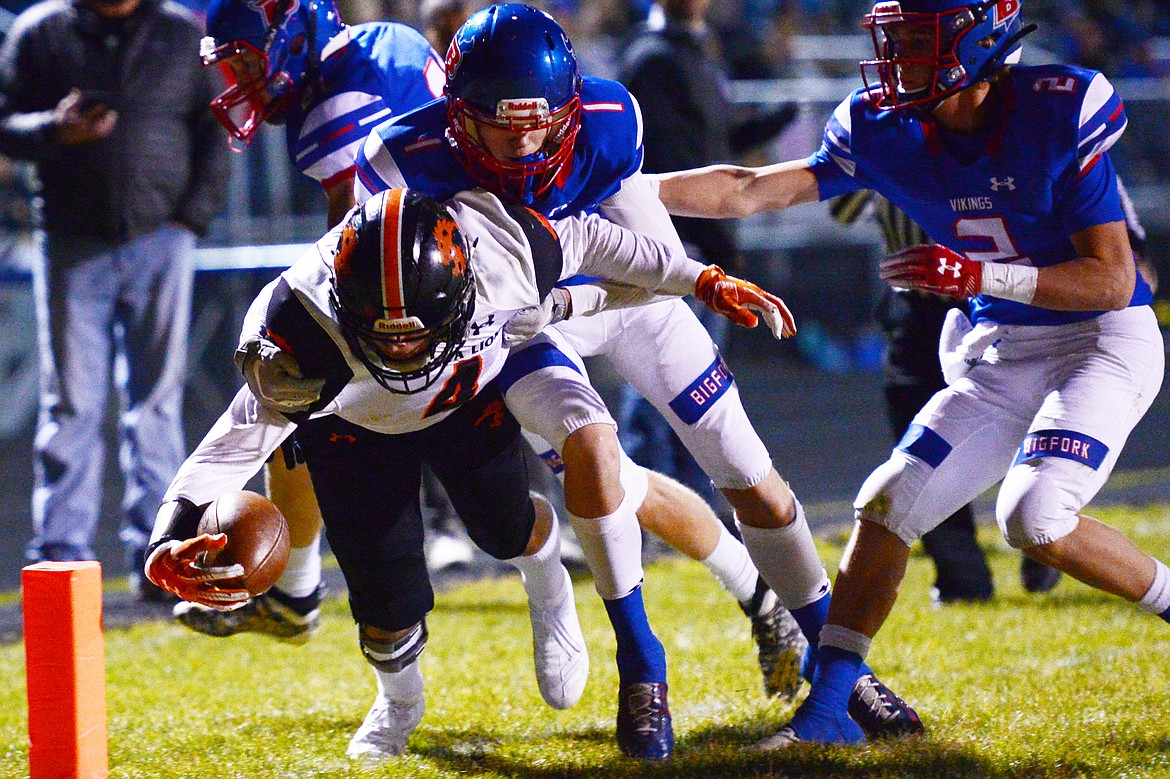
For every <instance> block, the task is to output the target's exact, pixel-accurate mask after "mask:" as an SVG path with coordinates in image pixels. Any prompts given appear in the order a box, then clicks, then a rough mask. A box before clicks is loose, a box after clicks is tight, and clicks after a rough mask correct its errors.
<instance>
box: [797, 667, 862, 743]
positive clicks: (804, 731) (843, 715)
mask: <svg viewBox="0 0 1170 779" xmlns="http://www.w3.org/2000/svg"><path fill="white" fill-rule="evenodd" d="M819 655H820V659H819V661H818V662H817V667H816V673H815V674H814V675H813V679H812V689H811V690H810V692H809V694H808V697H807V698H805V700H804V703H802V704H801V705H800V708H799V709H797V711H796V714H795V716H793V718H792V722H791V723H789V724H790V725H791V726H792V729H793V730H795V731H796V734H797V735H798V736H800V737H801V738H802V739H805V740H806V741H818V742H827V743H839V742H846V743H850V742H860V741H864V740H865V736H864V734H863V733H862V731H861V728H860V727H859V726H858V725H857V723H855V722H854V721H853V720H851V719H850V718H849V696H850V694H851V693H852V692H853V686H854V684H855V683H856V682H857V677H858V676H859V675H860V674H861V673H862V670H861V669H862V667H864V665H865V664H864V662H862V659H861V655H858V654H856V653H854V652H850V651H848V650H845V649H841V648H840V647H836V646H827V647H825V648H824V649H821V650H820V652H819Z"/></svg>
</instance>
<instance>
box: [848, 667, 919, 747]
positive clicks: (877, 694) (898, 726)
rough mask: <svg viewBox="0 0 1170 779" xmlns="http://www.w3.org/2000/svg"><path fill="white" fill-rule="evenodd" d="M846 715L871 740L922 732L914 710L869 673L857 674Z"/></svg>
mask: <svg viewBox="0 0 1170 779" xmlns="http://www.w3.org/2000/svg"><path fill="white" fill-rule="evenodd" d="M849 716H850V717H852V718H853V721H854V722H856V723H857V724H858V725H860V726H861V729H862V730H863V731H864V732H865V736H866V738H868V739H870V740H871V741H872V740H876V739H881V738H896V737H897V736H912V735H918V734H921V733H925V732H926V728H925V727H924V726H923V724H922V720H921V719H919V717H918V712H916V711H914V709H913V708H912V707H911V706H910V704H908V703H906V701H904V700H902V699H901V698H899V697H898V696H897V695H895V694H894V691H893V690H891V689H890V688H889V687H887V686H885V685H884V684H882V683H881V681H880V680H878V678H877V677H876V676H874V675H873V674H871V673H869V674H865V675H863V676H860V677H858V679H857V684H855V685H853V692H852V693H850V695H849Z"/></svg>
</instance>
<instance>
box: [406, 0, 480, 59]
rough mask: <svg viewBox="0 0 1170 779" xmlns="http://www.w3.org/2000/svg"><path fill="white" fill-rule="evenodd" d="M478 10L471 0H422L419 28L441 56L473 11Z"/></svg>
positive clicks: (419, 9) (419, 10)
mask: <svg viewBox="0 0 1170 779" xmlns="http://www.w3.org/2000/svg"><path fill="white" fill-rule="evenodd" d="M474 10H476V7H475V5H473V4H472V2H471V0H422V2H421V3H419V8H418V15H419V29H420V30H422V34H423V35H425V36H426V39H427V40H428V41H429V42H430V44H431V46H432V47H433V48H434V49H435V51H437V52H439V56H442V55H443V54H445V53H446V51H447V47H448V46H450V45H451V39H452V38H454V37H455V31H456V30H458V29H459V28H460V27H462V26H463V22H465V21H467V17H469V16H471V12H472V11H474Z"/></svg>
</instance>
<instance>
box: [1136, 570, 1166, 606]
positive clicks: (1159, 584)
mask: <svg viewBox="0 0 1170 779" xmlns="http://www.w3.org/2000/svg"><path fill="white" fill-rule="evenodd" d="M1154 566H1155V568H1154V583H1153V584H1151V585H1150V591H1149V592H1147V593H1146V594H1145V595H1144V596H1143V597H1142V599H1141V600H1140V601H1139V602H1138V606H1139V607H1141V609H1142V610H1143V611H1148V612H1150V613H1151V614H1162V613H1163V612H1165V611H1166V609H1170V568H1167V567H1166V564H1165V563H1163V562H1162V561H1161V560H1154Z"/></svg>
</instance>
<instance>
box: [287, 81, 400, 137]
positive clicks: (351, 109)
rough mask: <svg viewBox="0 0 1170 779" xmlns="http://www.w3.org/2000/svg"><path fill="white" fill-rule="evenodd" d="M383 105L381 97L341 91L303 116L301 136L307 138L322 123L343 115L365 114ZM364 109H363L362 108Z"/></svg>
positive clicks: (330, 121)
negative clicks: (303, 122)
mask: <svg viewBox="0 0 1170 779" xmlns="http://www.w3.org/2000/svg"><path fill="white" fill-rule="evenodd" d="M383 107H385V103H383V102H382V98H380V97H378V96H377V95H370V94H367V93H365V92H342V93H341V94H340V95H334V96H333V97H331V98H329V99H328V100H325V101H323V102H322V103H321V104H320V105H317V106H315V107H314V108H313V110H312V111H310V112H309V115H308V116H307V117H305V126H304V127H303V128H301V137H302V138H307V137H308V136H310V135H312V134H313V133H315V132H317V130H318V129H320V128H321V127H322V125H328V124H335V123H337V122H338V121H340V120H342V119H343V118H344V117H347V116H350V115H355V116H354V119H356V118H357V116H356V115H358V114H360V115H361V116H366V115H367V114H369V113H371V111H375V110H379V109H380V108H383ZM363 109H364V110H363Z"/></svg>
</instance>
